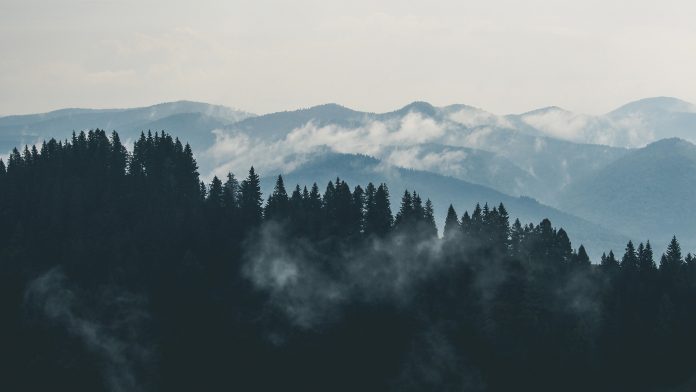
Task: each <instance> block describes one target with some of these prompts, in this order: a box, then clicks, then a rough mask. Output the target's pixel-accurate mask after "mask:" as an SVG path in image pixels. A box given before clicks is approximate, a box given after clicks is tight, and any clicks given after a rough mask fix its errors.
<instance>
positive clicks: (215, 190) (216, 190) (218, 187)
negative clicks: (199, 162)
mask: <svg viewBox="0 0 696 392" xmlns="http://www.w3.org/2000/svg"><path fill="white" fill-rule="evenodd" d="M206 202H207V204H208V206H210V207H212V208H215V209H217V208H222V206H223V189H222V181H220V179H219V178H217V176H214V177H213V181H212V182H211V183H210V188H209V190H208V198H207V200H206Z"/></svg>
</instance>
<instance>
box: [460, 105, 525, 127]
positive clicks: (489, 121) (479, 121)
mask: <svg viewBox="0 0 696 392" xmlns="http://www.w3.org/2000/svg"><path fill="white" fill-rule="evenodd" d="M448 118H449V120H450V121H453V122H456V123H458V124H462V125H464V126H465V127H467V128H476V127H481V126H497V127H501V128H513V125H512V123H511V122H510V121H509V120H508V119H506V118H505V117H503V116H498V115H495V114H493V113H488V112H486V111H483V110H480V109H476V108H471V107H466V108H463V109H461V110H458V111H456V112H454V113H451V114H450V115H449V116H448Z"/></svg>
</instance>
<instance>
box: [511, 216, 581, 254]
mask: <svg viewBox="0 0 696 392" xmlns="http://www.w3.org/2000/svg"><path fill="white" fill-rule="evenodd" d="M524 234H525V231H524V228H523V227H522V223H520V220H519V219H515V223H513V224H512V228H510V250H511V252H512V255H513V256H515V257H519V256H520V255H521V254H522V243H523V241H524ZM583 249H584V248H583Z"/></svg>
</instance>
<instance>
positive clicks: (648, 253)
mask: <svg viewBox="0 0 696 392" xmlns="http://www.w3.org/2000/svg"><path fill="white" fill-rule="evenodd" d="M638 268H639V270H640V272H641V273H652V272H654V271H656V270H657V265H656V264H655V259H654V256H653V250H652V246H651V245H650V241H647V242H646V244H645V246H644V247H643V243H641V244H640V245H639V246H638Z"/></svg>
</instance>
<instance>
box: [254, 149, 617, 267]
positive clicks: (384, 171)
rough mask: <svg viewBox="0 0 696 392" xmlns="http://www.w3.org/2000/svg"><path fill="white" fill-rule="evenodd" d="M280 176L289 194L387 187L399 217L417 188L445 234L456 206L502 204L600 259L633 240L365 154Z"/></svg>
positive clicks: (270, 182)
mask: <svg viewBox="0 0 696 392" xmlns="http://www.w3.org/2000/svg"><path fill="white" fill-rule="evenodd" d="M266 174H270V173H266ZM280 174H283V177H284V180H285V185H286V187H287V188H288V192H291V191H292V189H294V186H295V184H300V185H301V186H303V185H306V186H307V187H308V188H309V186H311V184H312V183H314V182H316V183H317V185H319V189H320V190H321V192H322V193H323V191H324V190H325V188H326V184H327V183H328V182H329V181H333V180H335V179H336V177H340V178H341V180H343V181H346V182H347V183H348V184H349V185H350V186H351V187H355V186H356V185H360V186H362V187H363V188H364V187H365V185H367V183H368V182H372V183H376V184H378V183H380V182H384V183H387V185H388V186H389V191H390V194H391V202H392V211H393V212H394V213H396V211H397V210H398V208H399V203H400V200H401V195H402V194H403V192H404V190H406V189H408V190H411V191H413V190H415V191H417V192H418V193H419V194H420V195H421V197H422V198H423V200H425V199H427V198H430V199H431V200H432V202H433V203H434V205H435V214H436V215H435V216H436V218H437V225H438V228H439V230H442V228H443V226H444V219H445V215H446V212H447V207H448V206H449V204H450V203H451V204H453V205H454V207H455V209H456V210H457V212H458V213H459V215H460V216H461V214H463V213H464V211H465V210H468V211H469V212H470V213H471V211H472V210H473V208H474V206H475V205H476V203H481V204H482V205H483V203H488V204H489V205H490V206H491V207H492V206H497V205H498V204H499V203H501V202H502V203H503V204H504V205H505V207H506V208H507V210H508V212H509V213H510V216H511V217H512V218H511V220H513V221H514V217H517V218H519V219H520V221H521V222H523V223H529V222H534V223H539V222H540V221H541V220H542V219H544V218H548V219H550V220H551V222H552V223H553V224H554V225H555V226H556V227H563V228H564V229H565V230H566V231H567V232H568V233H569V235H570V236H571V239H572V240H573V246H574V247H576V248H577V247H578V246H579V245H580V244H584V245H585V246H586V247H587V248H588V251H589V252H590V256H591V257H593V259H594V260H595V261H597V260H598V258H599V255H600V254H601V252H603V251H606V250H608V249H623V247H624V246H625V244H626V242H627V241H628V238H627V237H625V236H623V235H620V234H618V233H616V232H614V231H612V230H610V229H607V228H604V227H602V226H600V225H597V224H594V223H592V222H589V221H587V220H584V219H581V218H578V217H576V216H573V215H570V214H567V213H565V212H562V211H560V210H557V209H554V208H552V207H549V206H546V205H543V204H541V203H539V202H537V201H536V200H534V199H531V198H529V197H513V196H509V195H506V194H503V193H501V192H498V191H496V190H494V189H491V188H488V187H485V186H481V185H477V184H472V183H469V182H466V181H462V180H458V179H456V178H452V177H447V176H442V175H438V174H434V173H431V172H425V171H420V170H409V169H403V168H399V167H395V166H391V165H388V164H385V163H384V162H381V161H379V160H377V159H374V158H372V157H368V156H365V155H355V154H337V153H332V152H324V153H323V154H321V155H320V156H317V157H316V158H315V159H313V160H311V161H309V162H307V163H305V164H304V165H301V166H299V167H298V168H296V169H294V170H292V171H289V172H286V173H280ZM275 180H276V176H275V175H268V176H265V177H264V178H263V179H262V191H263V194H264V195H265V196H266V197H267V195H269V194H270V193H271V192H272V190H273V186H274V185H275Z"/></svg>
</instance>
